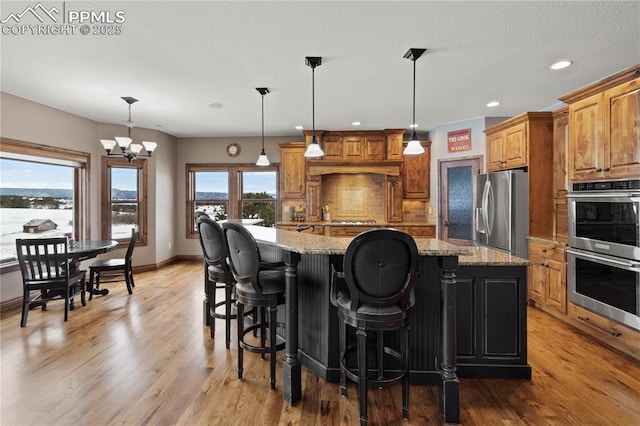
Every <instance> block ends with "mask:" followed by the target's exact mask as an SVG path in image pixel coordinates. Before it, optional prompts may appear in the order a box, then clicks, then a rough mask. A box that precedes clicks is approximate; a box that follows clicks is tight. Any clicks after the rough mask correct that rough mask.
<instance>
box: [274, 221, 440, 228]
mask: <svg viewBox="0 0 640 426" xmlns="http://www.w3.org/2000/svg"><path fill="white" fill-rule="evenodd" d="M276 225H285V226H290V225H293V226H296V225H315V226H379V227H389V228H394V227H402V226H436V224H435V223H425V222H375V223H365V222H363V223H340V222H333V221H329V222H326V221H325V222H323V221H321V220H317V221H313V220H305V221H304V222H294V221H292V220H291V221H281V222H278V223H276Z"/></svg>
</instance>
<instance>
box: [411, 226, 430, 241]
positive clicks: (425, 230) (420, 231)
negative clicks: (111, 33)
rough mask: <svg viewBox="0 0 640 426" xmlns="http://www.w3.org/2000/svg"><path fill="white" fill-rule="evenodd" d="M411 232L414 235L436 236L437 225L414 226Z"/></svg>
mask: <svg viewBox="0 0 640 426" xmlns="http://www.w3.org/2000/svg"><path fill="white" fill-rule="evenodd" d="M410 234H411V236H412V237H423V238H435V236H436V226H435V225H428V226H412V227H411V231H410Z"/></svg>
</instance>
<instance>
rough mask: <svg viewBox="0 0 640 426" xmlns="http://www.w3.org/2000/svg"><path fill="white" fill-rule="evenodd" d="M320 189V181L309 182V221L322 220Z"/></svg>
mask: <svg viewBox="0 0 640 426" xmlns="http://www.w3.org/2000/svg"><path fill="white" fill-rule="evenodd" d="M320 188H321V187H320V182H319V181H310V182H307V220H310V221H311V220H315V221H320V220H322V212H321V209H320V203H321V202H322V200H321V199H320Z"/></svg>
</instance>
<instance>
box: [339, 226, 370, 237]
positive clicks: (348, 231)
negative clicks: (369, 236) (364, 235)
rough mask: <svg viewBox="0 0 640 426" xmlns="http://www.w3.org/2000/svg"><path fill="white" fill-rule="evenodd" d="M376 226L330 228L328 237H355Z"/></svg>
mask: <svg viewBox="0 0 640 426" xmlns="http://www.w3.org/2000/svg"><path fill="white" fill-rule="evenodd" d="M375 228H377V227H376V226H353V225H346V226H333V225H332V226H330V227H329V236H331V237H355V236H356V235H358V234H359V233H361V232H364V231H368V230H370V229H375Z"/></svg>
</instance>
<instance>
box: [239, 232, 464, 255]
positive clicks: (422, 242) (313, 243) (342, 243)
mask: <svg viewBox="0 0 640 426" xmlns="http://www.w3.org/2000/svg"><path fill="white" fill-rule="evenodd" d="M247 229H248V230H249V232H251V234H252V235H253V237H254V238H255V239H256V241H258V242H261V243H263V244H267V245H272V246H276V247H279V248H282V249H286V250H291V251H294V252H296V253H300V254H344V253H345V252H346V251H347V247H348V246H349V243H350V242H351V240H353V237H325V236H323V235H315V234H309V233H306V232H295V231H285V230H281V229H276V228H266V227H263V226H247ZM415 241H416V245H417V246H418V254H420V255H422V256H464V255H466V254H467V253H468V251H469V248H470V247H460V246H456V245H453V244H450V243H447V242H445V241H441V240H436V239H435V238H416V239H415Z"/></svg>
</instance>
